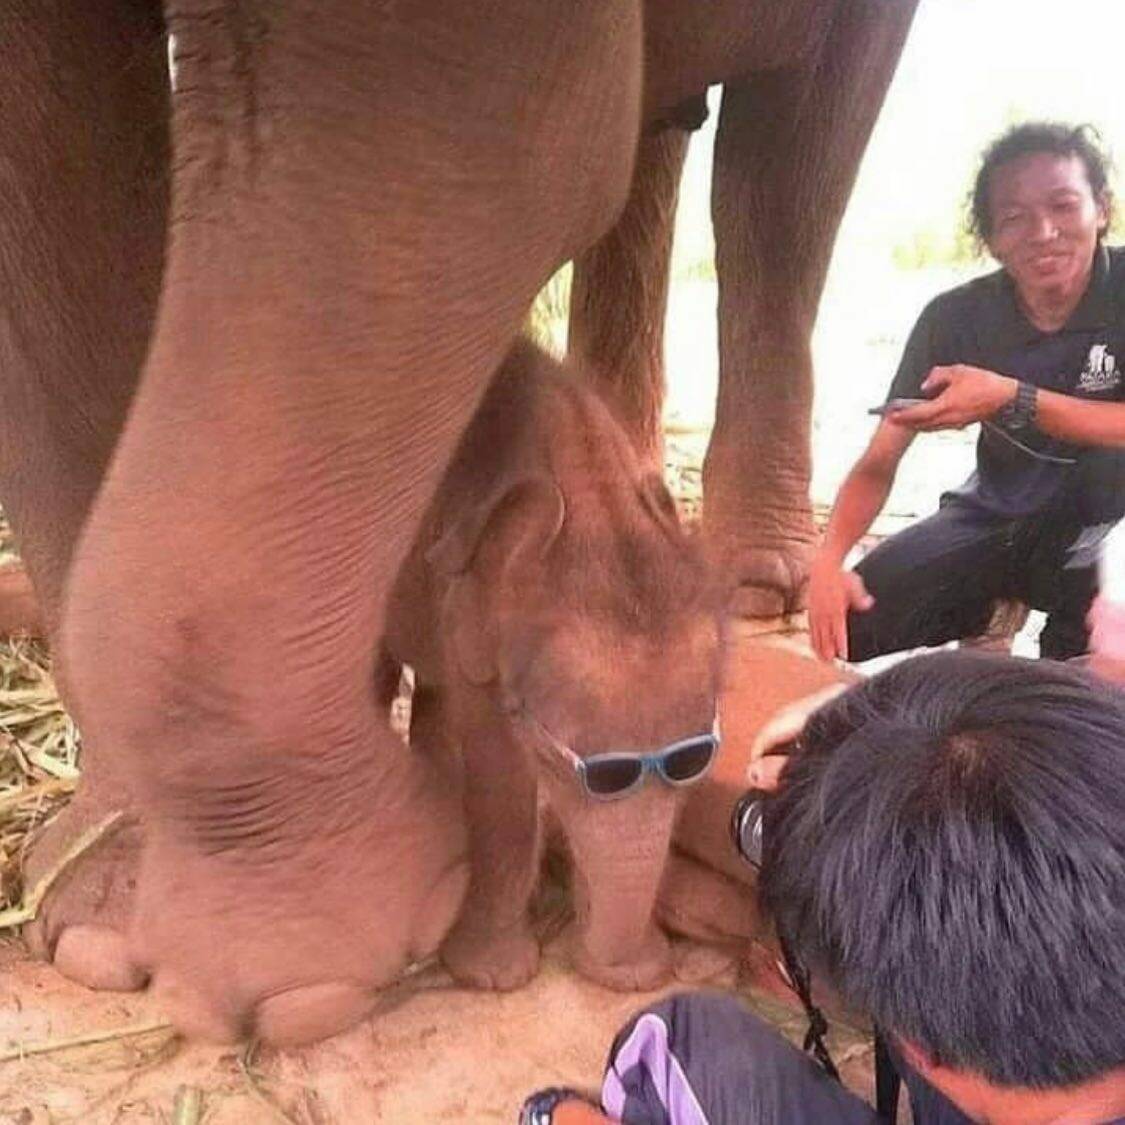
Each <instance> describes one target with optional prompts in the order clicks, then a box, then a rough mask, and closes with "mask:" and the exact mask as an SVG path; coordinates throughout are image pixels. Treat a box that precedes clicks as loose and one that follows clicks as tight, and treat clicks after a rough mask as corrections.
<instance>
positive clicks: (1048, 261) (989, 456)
mask: <svg viewBox="0 0 1125 1125" xmlns="http://www.w3.org/2000/svg"><path fill="white" fill-rule="evenodd" d="M1111 213H1112V198H1111V194H1110V189H1109V185H1108V169H1107V161H1106V158H1105V157H1104V156H1103V154H1102V153H1101V151H1100V150H1099V148H1098V146H1097V144H1096V142H1095V138H1094V134H1093V133H1092V131H1091V130H1090V129H1089V128H1088V127H1085V126H1080V127H1077V128H1075V127H1072V126H1069V125H1059V124H1051V123H1043V122H1034V123H1029V124H1024V125H1019V126H1017V127H1015V128H1013V129H1011V130H1009V131H1008V132H1007V133H1005V134H1004V135H1003V136H1002V137H1000V138H999V139H998V140H996V141H995V142H994V143H993V144H992V145H991V146H990V147H989V148H988V150H987V151H986V153H985V155H984V159H983V161H982V164H981V167H980V171H979V173H978V175H977V177H976V182H975V186H974V189H973V192H972V198H971V214H972V218H971V226H972V229H973V232H974V233H975V234H976V236H977V238H978V240H979V241H980V242H981V243H982V244H983V245H984V246H985V247H987V249H988V250H989V252H990V253H991V254H992V256H993V257H994V258H995V259H996V260H997V261H998V262H999V263H1000V265H1001V267H1002V268H1001V269H1000V270H998V271H997V272H995V273H992V274H989V275H987V276H985V277H981V278H977V279H976V280H974V281H971V282H969V283H968V284H966V285H962V286H960V287H958V288H956V289H953V290H950V291H949V292H946V293H943V294H941V295H940V296H938V297H937V298H935V299H934V300H933V301H932V302H931V303H930V304H929V305H928V306H927V307H926V309H925V310H924V311H923V313H922V315H921V317H920V319H919V320H918V323H917V325H916V326H915V328H914V330H913V332H912V333H911V335H910V338H909V340H908V342H907V345H906V349H905V351H904V353H903V357H902V361H901V363H900V365H899V369H898V372H897V374H896V375H895V378H894V381H893V382H892V384H891V388H890V393H889V395H888V402H887V404H886V407H885V409H886V413H885V414H884V415H883V418H882V420H881V422H880V424H879V426H878V428H877V429H876V431H875V434H874V435H873V437H872V439H871V442H870V444H869V445H868V447H867V449H866V450H865V452H864V453H863V454H862V455H861V457H860V459H859V461H858V462H857V463H856V464H855V466H854V467H853V468H852V470H851V472H850V473H849V474H848V477H847V479H846V480H845V481H844V483H843V485H842V486H841V488H840V491H839V493H838V495H837V498H836V503H835V506H834V508H833V512H832V516H831V519H830V520H829V523H828V527H827V529H826V532H825V536H824V541H823V544H822V546H821V548H820V550H819V551H818V552H817V554H816V556H815V558H814V560H813V564H812V567H811V571H810V580H809V596H808V602H809V627H810V633H811V639H812V643H813V647H814V649H815V650H816V652H817V654H818V655H819V656H821V657H822V658H823V659H826V660H827V659H833V658H841V659H845V660H851V661H862V660H868V659H870V658H872V657H874V656H878V655H882V654H884V653H888V652H897V651H902V650H905V649H910V648H916V647H921V646H933V645H940V644H944V643H946V642H947V641H951V640H959V639H963V638H968V637H973V636H977V635H979V634H981V633H983V632H984V631H985V629H986V628H987V626H988V622H989V619H990V616H991V613H992V608H993V606H994V604H995V603H996V601H997V600H999V599H1016V600H1019V601H1023V602H1025V603H1027V604H1029V605H1031V606H1032V607H1034V608H1038V609H1042V610H1044V611H1046V613H1047V622H1046V625H1045V627H1044V629H1043V632H1042V634H1041V636H1040V654H1041V655H1043V656H1047V657H1052V658H1055V659H1060V660H1061V659H1069V658H1071V657H1074V656H1078V655H1081V654H1082V653H1084V652H1085V651H1086V648H1087V645H1088V638H1089V631H1088V627H1087V622H1086V615H1087V611H1088V610H1089V608H1090V605H1091V602H1092V601H1093V599H1094V597H1095V594H1096V592H1097V568H1096V565H1095V564H1096V558H1097V551H1098V545H1099V542H1100V540H1101V538H1102V537H1103V536H1104V534H1105V532H1106V531H1107V530H1108V529H1109V528H1110V527H1111V526H1112V525H1113V524H1114V523H1115V522H1116V521H1117V520H1119V519H1120V518H1121V517H1122V516H1123V515H1125V382H1123V380H1125V249H1122V248H1119V247H1107V246H1105V245H1104V236H1105V234H1106V231H1107V229H1108V226H1109V222H1110V218H1111ZM903 399H906V400H911V399H914V400H917V399H928V401H924V402H921V403H920V404H916V405H913V406H905V407H902V406H901V405H899V404H901V400H903ZM974 422H980V423H982V426H981V434H980V439H979V442H978V444H977V467H976V472H975V473H974V474H973V475H972V476H971V477H970V478H969V480H968V481H967V482H966V483H965V485H964V486H962V487H961V488H960V489H959V490H957V491H956V492H953V493H948V494H946V495H945V496H944V497H943V498H942V502H941V507H940V509H939V511H938V512H937V513H936V514H934V515H933V516H930V517H929V518H927V519H924V520H921V521H919V522H918V523H916V524H914V525H913V526H911V527H909V528H907V529H906V530H904V531H902V532H900V533H899V534H897V535H894V536H892V537H890V538H889V539H887V540H885V541H884V542H883V543H881V544H880V545H879V546H878V547H876V548H875V549H874V550H873V551H871V552H870V554H868V555H867V556H866V557H865V558H864V559H862V560H861V561H860V563H859V564H858V565H857V566H856V567H855V569H854V570H851V571H849V570H847V569H846V568H845V558H846V556H847V554H848V552H849V551H850V550H851V548H852V547H853V546H854V545H855V544H856V542H858V540H859V539H860V537H861V536H862V535H863V534H864V532H865V531H866V530H867V528H868V527H869V526H870V525H871V522H872V520H874V518H875V516H876V515H877V514H878V513H879V511H880V509H881V508H882V506H883V504H884V502H885V501H886V498H887V496H888V494H889V492H890V489H891V486H892V484H893V482H894V477H895V473H896V471H897V468H898V465H899V462H900V460H901V459H902V456H903V455H904V454H905V452H906V450H907V448H908V447H909V446H910V443H911V442H912V440H913V439H914V436H915V434H917V433H919V432H921V431H927V430H940V429H950V428H961V427H963V426H966V425H969V424H970V423H974Z"/></svg>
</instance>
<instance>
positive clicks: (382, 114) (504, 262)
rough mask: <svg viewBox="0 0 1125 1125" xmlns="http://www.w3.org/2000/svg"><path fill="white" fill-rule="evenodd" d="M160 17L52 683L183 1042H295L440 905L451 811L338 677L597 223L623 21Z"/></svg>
mask: <svg viewBox="0 0 1125 1125" xmlns="http://www.w3.org/2000/svg"><path fill="white" fill-rule="evenodd" d="M168 12H169V19H170V28H169V30H170V31H171V33H172V35H173V39H174V44H175V54H176V58H175V63H176V65H175V83H176V84H175V90H174V92H173V95H172V103H173V127H172V129H173V150H174V158H173V162H172V165H173V169H174V172H173V178H174V183H173V203H172V218H171V224H170V236H169V244H168V256H167V267H166V272H165V280H164V285H163V290H162V292H161V301H160V308H159V313H158V316H157V322H156V328H155V335H154V339H153V341H152V346H151V348H150V349H149V351H148V353H147V360H146V362H145V368H144V371H143V374H142V377H141V382H140V386H139V389H138V391H137V394H136V396H135V399H134V401H133V403H132V409H131V410H130V412H129V414H128V418H127V421H126V424H125V427H124V431H123V433H122V435H121V438H120V440H119V442H118V444H117V447H116V450H115V453H114V457H113V460H112V464H111V467H110V469H109V472H108V474H107V476H106V479H105V481H104V483H103V485H102V487H101V489H100V491H99V492H98V494H97V499H96V502H95V504H94V508H93V511H92V513H91V515H90V518H89V520H88V521H87V523H86V524H85V527H84V531H83V536H82V539H81V542H80V545H79V547H78V550H77V552H76V554H75V560H74V564H73V567H72V569H71V572H70V581H69V589H68V596H67V599H66V603H65V612H64V621H63V627H62V647H63V657H64V659H65V660H66V666H67V668H68V670H69V683H70V686H71V689H72V696H73V698H74V699H75V700H76V701H77V709H78V712H79V717H80V720H81V722H82V724H83V727H84V730H85V732H86V734H87V735H88V736H89V737H90V738H91V740H93V741H94V742H95V743H96V744H97V745H98V746H99V747H100V748H101V751H102V753H103V754H106V755H108V754H111V753H112V754H113V755H114V758H115V761H116V762H117V763H119V764H120V767H121V770H122V772H123V773H124V774H125V775H126V776H127V777H128V780H129V784H130V786H131V789H132V791H133V792H134V793H135V794H136V798H137V800H138V801H139V802H141V803H142V804H143V808H144V813H145V817H146V820H145V825H146V840H145V853H144V856H143V859H142V863H141V871H140V877H139V885H138V889H137V907H136V916H135V919H134V924H133V926H132V929H131V936H130V942H129V950H130V953H131V955H132V957H133V958H134V959H135V963H136V965H137V966H138V968H139V969H140V970H142V971H147V972H149V973H151V976H152V979H153V981H154V986H155V988H156V989H157V990H158V991H159V992H160V993H161V994H162V996H163V1002H164V1004H165V1006H166V1010H168V1011H169V1013H170V1014H171V1015H172V1017H173V1018H174V1019H175V1021H176V1022H177V1024H178V1025H179V1026H180V1027H181V1028H183V1029H185V1030H187V1031H189V1032H196V1033H200V1034H205V1035H208V1036H211V1037H218V1038H225V1039H232V1038H237V1037H240V1036H243V1035H249V1034H254V1035H258V1036H260V1037H262V1038H263V1039H265V1040H268V1041H273V1042H295V1041H301V1040H308V1039H312V1038H316V1037H319V1036H321V1035H325V1034H329V1033H331V1032H333V1031H335V1030H338V1029H340V1028H341V1027H343V1026H346V1025H348V1024H350V1023H352V1022H354V1021H355V1020H357V1019H359V1018H361V1017H362V1016H363V1015H364V1014H366V1013H367V1012H368V1011H369V1010H370V1008H371V1007H372V1005H373V1004H374V1001H375V992H376V990H377V989H378V988H379V987H380V986H381V985H382V984H384V983H386V982H387V981H388V980H390V979H393V977H394V976H395V974H397V973H398V972H399V971H400V970H401V969H402V967H403V966H404V965H405V964H406V963H407V962H408V961H409V960H410V959H412V958H416V957H419V956H424V955H427V954H429V953H431V952H434V951H435V950H436V949H437V947H438V945H439V944H440V942H441V939H442V938H443V937H444V935H445V933H446V931H447V930H448V928H449V926H450V925H451V924H452V921H453V919H454V917H455V915H456V912H457V909H458V906H459V903H460V899H461V897H462V896H463V894H464V890H465V884H466V879H467V870H466V864H465V841H464V833H463V825H462V820H461V808H460V802H459V801H458V800H457V799H456V794H453V793H450V792H449V791H448V787H447V786H446V785H445V784H444V782H443V780H442V779H441V778H440V776H439V775H437V773H436V771H434V770H433V769H432V768H430V767H429V765H428V764H427V763H426V762H424V761H423V760H422V759H421V758H420V756H417V755H411V754H409V753H408V751H407V750H406V748H404V747H403V746H402V744H401V742H399V741H398V740H397V739H396V738H395V737H394V735H393V734H392V733H391V732H390V731H389V730H388V729H387V724H386V719H385V715H384V714H382V713H381V712H380V709H379V708H378V706H377V705H376V699H375V693H374V692H373V691H372V684H371V675H372V661H373V651H374V647H375V642H376V638H378V637H379V636H380V635H381V634H382V631H383V630H382V625H383V620H382V618H383V607H384V604H385V602H386V598H387V594H388V591H389V589H390V587H391V583H392V579H393V576H394V574H395V573H396V570H397V568H398V567H399V565H400V564H401V561H402V559H403V557H404V555H405V554H406V551H407V548H408V546H409V544H410V541H411V539H412V537H413V534H414V531H415V528H416V526H417V523H418V520H419V517H420V514H421V512H422V510H423V508H424V505H425V503H426V502H427V500H428V498H429V496H430V494H431V493H432V491H433V488H434V485H435V483H436V480H437V477H438V475H439V474H440V472H441V469H442V467H443V466H444V464H445V463H446V461H447V460H448V458H449V455H450V453H451V451H452V449H453V447H454V444H455V442H456V440H457V437H458V435H459V432H460V430H461V428H462V426H463V425H464V422H465V420H466V419H467V418H468V417H469V415H470V413H471V411H472V409H473V407H474V405H475V403H476V400H477V398H478V397H479V393H480V391H481V389H482V388H483V386H484V384H485V382H486V380H487V378H488V377H489V376H490V375H491V373H492V371H493V370H494V369H495V367H496V365H497V364H498V363H499V361H500V359H501V357H502V356H503V354H504V352H505V351H506V349H507V348H508V346H509V344H510V341H511V339H512V337H513V335H514V334H515V332H516V330H517V328H518V325H519V323H520V321H521V320H522V318H523V316H524V314H525V312H526V309H527V307H528V305H529V304H530V301H531V299H532V296H533V294H534V293H535V291H536V290H537V288H538V287H539V285H540V284H541V282H542V280H543V279H544V278H545V277H546V276H547V275H549V273H550V272H551V270H552V269H553V268H554V267H555V266H556V264H557V263H558V262H559V261H561V260H564V259H565V258H567V257H569V256H572V255H573V253H575V252H577V251H578V250H579V249H581V247H582V246H583V245H584V244H585V242H587V241H589V240H591V239H592V238H593V237H596V236H597V234H599V233H600V230H601V229H602V225H604V222H605V219H604V213H605V212H612V210H613V209H614V208H615V207H616V206H617V205H619V203H620V201H621V200H622V199H623V197H624V193H625V191H626V188H627V183H628V174H629V166H628V158H627V156H626V157H622V155H621V154H622V153H626V154H627V153H628V152H629V151H630V150H631V144H632V137H633V134H634V131H635V113H636V104H637V100H638V90H637V86H638V82H637V78H636V68H635V67H634V66H633V65H628V64H629V63H630V62H632V63H635V61H636V53H637V51H636V49H634V47H633V44H634V43H636V42H638V41H639V27H638V22H637V18H636V12H635V10H634V5H632V4H630V3H613V4H606V3H604V0H597V2H595V0H581V2H578V3H575V4H570V5H568V6H567V10H566V11H565V13H563V12H559V11H556V10H555V9H553V8H548V7H542V8H537V9H535V10H534V11H529V10H528V9H527V7H526V5H518V4H516V3H515V0H511V2H509V0H501V2H499V3H493V4H490V5H488V7H487V18H485V17H482V15H481V14H480V13H479V12H477V11H476V9H475V8H474V9H472V10H470V9H469V8H465V9H464V10H462V9H461V8H460V7H458V6H456V5H455V6H453V7H452V8H451V7H450V6H449V5H443V4H438V3H427V2H424V0H422V2H418V3H408V4H402V5H397V6H392V7H391V8H388V7H387V6H385V5H377V4H376V5H372V4H358V5H357V4H354V3H352V2H351V0H319V2H318V3H316V4H313V3H305V2H297V0H286V2H279V3H273V4H268V5H245V4H236V3H229V4H221V3H214V2H213V0H209V2H203V0H185V2H183V3H177V4H175V5H169V6H168ZM422 44H424V49H422V48H421V47H420V45H422ZM513 59H517V60H519V65H512V60H513ZM620 60H625V62H626V65H624V66H623V65H622V63H621V61H620ZM611 62H612V65H611ZM591 74H598V75H601V76H602V78H601V79H600V80H599V81H598V82H596V83H595V82H593V81H592V80H591V79H590V78H589V75H591ZM606 75H608V76H609V77H608V79H607V78H606V77H605V76H606ZM607 82H608V85H607ZM560 121H561V122H565V123H566V124H565V126H560V124H559V122H560ZM543 136H549V137H550V138H551V144H550V145H540V144H536V143H530V141H529V139H528V138H529V137H543ZM592 137H593V138H597V140H596V142H594V143H593V147H591V144H592V142H591V138H592ZM64 938H65V935H64Z"/></svg>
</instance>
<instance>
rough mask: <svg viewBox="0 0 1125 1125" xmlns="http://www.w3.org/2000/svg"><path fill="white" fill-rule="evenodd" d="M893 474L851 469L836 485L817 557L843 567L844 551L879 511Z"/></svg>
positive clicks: (867, 526)
mask: <svg viewBox="0 0 1125 1125" xmlns="http://www.w3.org/2000/svg"><path fill="white" fill-rule="evenodd" d="M892 483H893V477H891V478H888V477H886V476H885V475H883V474H880V473H872V472H869V471H866V470H864V469H863V468H855V469H853V470H852V471H851V472H850V473H849V474H848V476H847V479H846V480H845V481H844V483H843V484H842V485H841V486H840V491H839V493H838V494H837V496H836V504H835V506H834V507H833V509H832V516H831V518H830V519H829V521H828V527H827V528H826V529H825V532H824V545H823V546H822V547H821V550H820V557H821V558H822V559H824V560H825V561H827V562H831V563H832V564H833V565H835V566H843V565H844V559H845V558H846V557H847V554H848V552H849V551H850V550H851V549H852V548H853V547H854V546H855V545H856V543H858V542H859V540H860V537H861V536H862V535H863V534H864V533H865V532H866V531H867V529H868V528H869V527H870V526H871V525H872V523H874V521H875V517H876V516H877V515H878V514H879V513H880V512H881V511H882V510H883V505H884V504H885V503H886V502H887V496H888V495H889V494H890V491H891V484H892Z"/></svg>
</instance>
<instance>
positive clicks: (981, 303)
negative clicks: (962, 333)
mask: <svg viewBox="0 0 1125 1125" xmlns="http://www.w3.org/2000/svg"><path fill="white" fill-rule="evenodd" d="M1007 284H1008V282H1007V279H1006V276H1005V274H1004V271H1003V270H993V271H992V272H991V273H986V274H982V275H981V276H980V277H974V278H971V279H970V280H968V281H964V282H962V283H961V284H960V285H955V286H953V287H952V288H951V289H946V290H943V291H942V292H941V293H938V294H937V296H935V297H933V298H931V299H930V301H929V303H928V304H927V305H926V307H925V308H924V309H923V310H922V318H923V319H925V320H928V321H930V322H931V323H933V324H939V325H942V326H948V327H960V326H963V325H966V324H971V323H974V322H976V321H977V320H978V319H979V317H980V316H981V314H982V313H984V314H987V313H988V312H989V311H991V310H992V309H994V308H995V307H996V306H997V305H998V303H999V302H1001V301H1002V300H1003V299H1004V296H1005V293H1006V288H1005V287H1006V285H1007Z"/></svg>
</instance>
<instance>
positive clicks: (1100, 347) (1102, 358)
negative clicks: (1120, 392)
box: [1076, 344, 1121, 392]
mask: <svg viewBox="0 0 1125 1125" xmlns="http://www.w3.org/2000/svg"><path fill="white" fill-rule="evenodd" d="M1120 383H1121V371H1120V369H1119V368H1118V366H1117V360H1116V359H1115V358H1114V357H1113V356H1112V355H1111V354H1110V351H1109V345H1108V344H1095V345H1094V346H1093V347H1092V348H1091V349H1090V354H1089V355H1088V356H1087V357H1086V366H1085V367H1083V368H1082V374H1081V375H1079V376H1078V386H1077V388H1076V389H1077V390H1079V391H1087V392H1094V391H1108V390H1111V389H1112V388H1114V387H1116V386H1118V385H1120Z"/></svg>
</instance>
